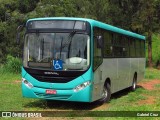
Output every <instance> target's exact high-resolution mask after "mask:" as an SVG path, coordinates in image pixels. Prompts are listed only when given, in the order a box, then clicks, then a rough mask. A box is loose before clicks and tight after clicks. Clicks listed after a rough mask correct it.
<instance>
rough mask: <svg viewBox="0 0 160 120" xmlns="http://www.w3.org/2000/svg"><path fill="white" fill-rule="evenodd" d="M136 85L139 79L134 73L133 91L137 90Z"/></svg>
mask: <svg viewBox="0 0 160 120" xmlns="http://www.w3.org/2000/svg"><path fill="white" fill-rule="evenodd" d="M136 86H137V79H136V76H135V75H134V77H133V82H132V86H131V91H135V90H136Z"/></svg>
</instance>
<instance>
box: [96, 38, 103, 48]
mask: <svg viewBox="0 0 160 120" xmlns="http://www.w3.org/2000/svg"><path fill="white" fill-rule="evenodd" d="M102 47H103V37H102V36H97V48H102Z"/></svg>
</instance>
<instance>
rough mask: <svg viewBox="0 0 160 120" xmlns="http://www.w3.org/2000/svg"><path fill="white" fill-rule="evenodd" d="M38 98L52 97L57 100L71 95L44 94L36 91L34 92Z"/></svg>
mask: <svg viewBox="0 0 160 120" xmlns="http://www.w3.org/2000/svg"><path fill="white" fill-rule="evenodd" d="M34 93H35V94H36V95H37V96H38V97H39V98H43V99H54V100H56V99H57V100H58V99H63V100H64V99H68V98H69V97H71V95H51V94H44V93H38V92H34Z"/></svg>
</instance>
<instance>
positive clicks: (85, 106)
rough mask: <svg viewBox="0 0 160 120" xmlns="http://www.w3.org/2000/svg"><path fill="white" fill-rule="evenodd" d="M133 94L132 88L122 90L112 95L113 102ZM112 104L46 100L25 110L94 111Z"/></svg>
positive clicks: (31, 104) (30, 104)
mask: <svg viewBox="0 0 160 120" xmlns="http://www.w3.org/2000/svg"><path fill="white" fill-rule="evenodd" d="M137 88H143V87H142V86H139V85H138V86H137ZM130 92H131V90H130V88H127V89H124V90H121V91H119V92H116V93H114V94H112V97H111V100H112V99H118V98H121V97H123V96H126V95H127V94H129V93H130ZM106 104H108V105H109V104H110V103H105V104H99V103H98V102H97V101H96V102H92V103H83V102H69V101H55V100H51V101H49V100H48V101H46V100H35V101H33V102H29V103H27V104H25V105H24V107H25V108H33V107H34V108H41V109H44V110H49V109H52V110H92V109H95V108H97V107H100V106H103V105H106Z"/></svg>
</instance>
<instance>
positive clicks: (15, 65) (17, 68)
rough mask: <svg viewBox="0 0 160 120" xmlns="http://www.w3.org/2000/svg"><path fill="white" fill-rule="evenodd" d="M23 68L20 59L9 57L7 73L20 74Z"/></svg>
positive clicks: (5, 67) (5, 68) (5, 66)
mask: <svg viewBox="0 0 160 120" xmlns="http://www.w3.org/2000/svg"><path fill="white" fill-rule="evenodd" d="M21 66H22V61H21V59H20V58H17V57H13V56H11V55H8V56H7V61H6V64H5V65H4V70H5V72H12V73H20V72H21Z"/></svg>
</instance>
